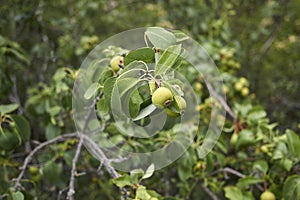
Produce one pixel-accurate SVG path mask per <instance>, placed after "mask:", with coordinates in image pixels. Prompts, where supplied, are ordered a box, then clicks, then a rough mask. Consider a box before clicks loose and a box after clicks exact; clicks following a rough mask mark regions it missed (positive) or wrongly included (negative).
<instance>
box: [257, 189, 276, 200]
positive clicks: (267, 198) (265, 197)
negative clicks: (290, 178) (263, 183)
mask: <svg viewBox="0 0 300 200" xmlns="http://www.w3.org/2000/svg"><path fill="white" fill-rule="evenodd" d="M275 199H276V197H275V195H274V194H273V193H272V192H270V191H268V190H266V191H265V192H263V193H262V194H261V195H260V200H275Z"/></svg>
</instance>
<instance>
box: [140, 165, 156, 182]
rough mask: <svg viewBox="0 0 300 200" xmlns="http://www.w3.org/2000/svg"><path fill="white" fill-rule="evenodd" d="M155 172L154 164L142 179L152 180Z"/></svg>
mask: <svg viewBox="0 0 300 200" xmlns="http://www.w3.org/2000/svg"><path fill="white" fill-rule="evenodd" d="M154 171H155V166H154V164H153V163H152V164H151V165H150V166H149V167H148V168H147V170H146V172H145V174H144V176H143V177H142V179H146V178H150V177H151V176H152V175H153V173H154Z"/></svg>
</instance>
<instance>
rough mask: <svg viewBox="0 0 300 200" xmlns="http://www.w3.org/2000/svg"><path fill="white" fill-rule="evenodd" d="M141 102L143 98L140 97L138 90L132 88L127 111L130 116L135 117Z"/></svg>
mask: <svg viewBox="0 0 300 200" xmlns="http://www.w3.org/2000/svg"><path fill="white" fill-rule="evenodd" d="M142 103H143V98H142V97H141V95H140V93H139V91H138V90H134V91H133V93H132V95H131V97H130V101H129V113H130V116H131V117H136V116H137V115H138V114H139V111H140V105H141V104H142Z"/></svg>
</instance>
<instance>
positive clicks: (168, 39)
mask: <svg viewBox="0 0 300 200" xmlns="http://www.w3.org/2000/svg"><path fill="white" fill-rule="evenodd" d="M145 34H146V36H147V37H148V39H149V40H150V42H151V43H152V44H153V46H154V47H157V48H160V49H163V50H164V49H166V48H168V47H169V46H171V45H174V44H175V43H176V38H175V36H174V34H173V33H171V32H169V31H167V30H165V29H163V28H160V27H149V28H147V30H146V32H145Z"/></svg>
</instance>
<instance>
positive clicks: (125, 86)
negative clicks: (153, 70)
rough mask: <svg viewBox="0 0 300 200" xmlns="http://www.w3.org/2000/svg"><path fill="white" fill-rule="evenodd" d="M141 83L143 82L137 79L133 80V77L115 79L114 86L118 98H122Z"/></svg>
mask: <svg viewBox="0 0 300 200" xmlns="http://www.w3.org/2000/svg"><path fill="white" fill-rule="evenodd" d="M141 81H143V80H142V79H139V78H133V77H129V78H122V79H117V82H116V85H117V87H118V90H119V93H120V95H119V96H120V97H123V96H124V95H125V94H126V93H127V92H128V91H129V90H130V89H132V88H134V87H135V86H137V84H138V83H139V82H141Z"/></svg>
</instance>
